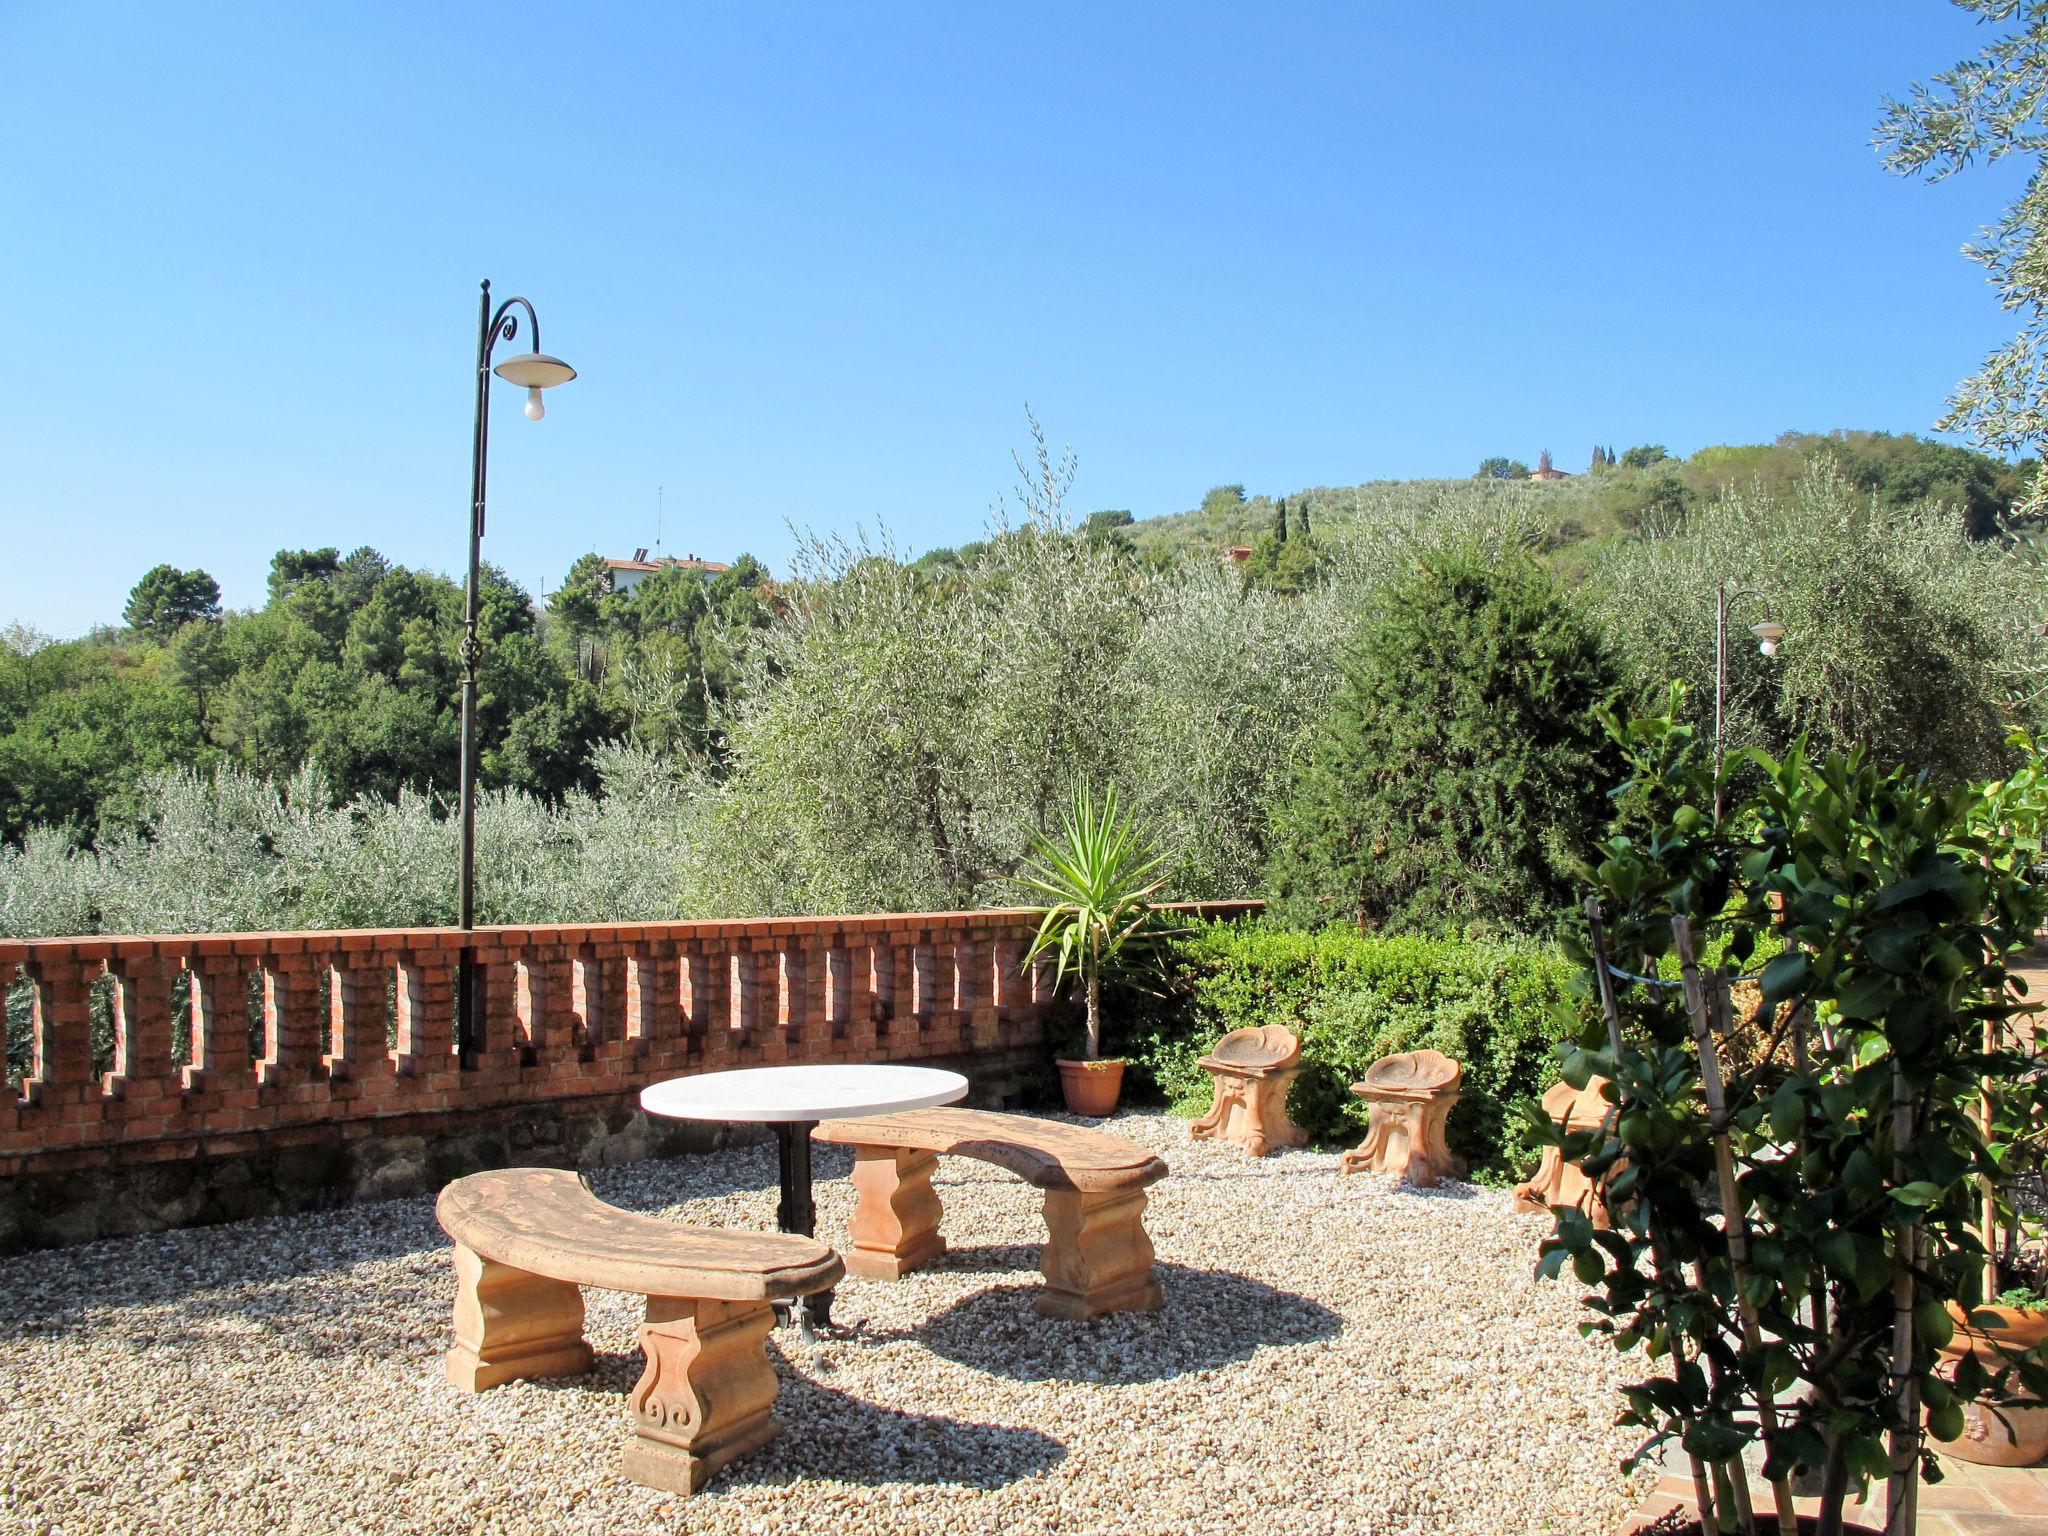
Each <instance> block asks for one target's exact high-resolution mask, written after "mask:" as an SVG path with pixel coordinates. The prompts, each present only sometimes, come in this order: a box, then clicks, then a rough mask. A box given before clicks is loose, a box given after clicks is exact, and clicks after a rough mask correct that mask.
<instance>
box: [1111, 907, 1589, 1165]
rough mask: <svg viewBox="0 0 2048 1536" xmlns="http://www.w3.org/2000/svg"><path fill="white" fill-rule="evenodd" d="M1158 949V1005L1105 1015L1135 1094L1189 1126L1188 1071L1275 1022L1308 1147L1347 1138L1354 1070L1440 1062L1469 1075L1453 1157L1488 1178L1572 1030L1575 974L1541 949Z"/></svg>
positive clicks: (1353, 1134) (1396, 941) (1205, 1083)
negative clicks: (1564, 1012) (1438, 1058)
mask: <svg viewBox="0 0 2048 1536" xmlns="http://www.w3.org/2000/svg"><path fill="white" fill-rule="evenodd" d="M1167 948H1168V954H1167V957H1166V972H1167V985H1166V988H1165V992H1164V994H1163V996H1160V997H1154V998H1146V997H1143V996H1139V995H1137V994H1134V993H1121V994H1119V995H1118V996H1117V997H1116V999H1115V1007H1114V1010H1113V1012H1112V1013H1111V1040H1112V1044H1113V1047H1114V1048H1115V1049H1116V1050H1118V1051H1120V1052H1121V1054H1123V1055H1125V1056H1126V1057H1127V1058H1128V1059H1129V1060H1130V1061H1131V1063H1132V1066H1133V1070H1134V1071H1135V1072H1136V1074H1137V1080H1136V1082H1135V1084H1134V1087H1135V1088H1136V1089H1137V1090H1139V1091H1142V1090H1143V1088H1144V1087H1145V1086H1146V1085H1147V1084H1148V1083H1149V1084H1150V1085H1151V1086H1153V1087H1155V1088H1156V1089H1157V1090H1158V1091H1159V1092H1160V1093H1161V1094H1162V1095H1163V1096H1164V1097H1165V1098H1166V1100H1167V1101H1168V1103H1170V1104H1171V1105H1172V1107H1173V1108H1174V1109H1175V1110H1176V1111H1177V1112H1180V1113H1183V1114H1197V1113H1199V1112H1201V1111H1202V1110H1204V1109H1206V1108H1207V1107H1208V1105H1209V1099H1210V1084H1209V1077H1208V1074H1207V1073H1205V1072H1204V1071H1202V1069H1201V1068H1200V1067H1199V1066H1197V1065H1196V1061H1197V1059H1198V1058H1199V1057H1200V1056H1202V1055H1203V1053H1204V1052H1206V1051H1207V1050H1209V1049H1210V1047H1212V1046H1214V1045H1215V1043H1216V1042H1217V1041H1218V1040H1220V1039H1221V1038H1222V1037H1223V1036H1224V1035H1225V1034H1227V1033H1228V1032H1229V1031H1231V1030H1233V1029H1244V1028H1248V1027H1252V1026H1256V1025H1261V1024H1284V1025H1286V1026H1287V1027H1288V1028H1289V1029H1292V1030H1293V1031H1294V1032H1295V1033H1296V1034H1297V1035H1299V1036H1300V1037H1301V1042H1302V1058H1303V1061H1304V1063H1305V1065H1304V1068H1303V1071H1302V1074H1301V1076H1300V1078H1299V1079H1297V1080H1296V1082H1295V1085H1294V1092H1293V1095H1292V1097H1291V1098H1290V1099H1289V1108H1290V1110H1291V1111H1292V1112H1293V1115H1294V1118H1295V1121H1296V1123H1297V1124H1299V1125H1300V1126H1302V1128H1303V1129H1305V1130H1307V1131H1308V1132H1309V1134H1310V1135H1311V1136H1313V1137H1315V1138H1316V1139H1317V1140H1319V1141H1340V1142H1355V1141H1357V1140H1358V1139H1359V1137H1360V1136H1362V1135H1363V1134H1364V1131H1365V1125H1366V1106H1365V1102H1364V1100H1362V1099H1359V1098H1357V1097H1356V1096H1355V1095H1353V1094H1352V1093H1351V1091H1350V1089H1351V1085H1352V1084H1353V1083H1355V1082H1357V1081H1358V1080H1359V1079H1360V1078H1361V1077H1363V1076H1364V1075H1365V1069H1366V1068H1367V1067H1369V1066H1370V1065H1372V1063H1373V1062H1375V1061H1377V1060H1378V1059H1379V1058H1380V1057H1382V1056H1387V1055H1391V1054H1392V1053H1394V1052H1396V1051H1412V1050H1422V1049H1433V1050H1439V1051H1442V1052H1443V1053H1444V1054H1445V1055H1446V1056H1449V1057H1451V1058H1453V1059H1454V1060H1456V1061H1459V1062H1462V1063H1463V1064H1464V1068H1465V1081H1464V1095H1463V1097H1462V1098H1461V1099H1460V1100H1459V1102H1458V1106H1457V1108H1456V1109H1455V1110H1454V1111H1452V1114H1451V1121H1450V1129H1449V1141H1450V1144H1451V1147H1452V1150H1454V1151H1456V1152H1457V1153H1459V1154H1460V1155H1461V1156H1463V1157H1465V1158H1467V1159H1469V1160H1470V1162H1471V1164H1472V1170H1473V1173H1474V1175H1475V1177H1478V1178H1480V1179H1482V1180H1485V1181H1488V1182H1499V1181H1501V1180H1505V1179H1507V1178H1509V1177H1510V1176H1513V1175H1517V1174H1519V1173H1520V1172H1522V1171H1523V1167H1522V1165H1523V1163H1524V1162H1526V1161H1527V1159H1526V1158H1525V1157H1524V1156H1523V1155H1522V1153H1521V1151H1520V1147H1521V1141H1520V1138H1519V1136H1518V1135H1517V1133H1516V1129H1515V1124H1514V1117H1515V1115H1516V1112H1517V1111H1516V1106H1517V1104H1519V1103H1520V1102H1522V1101H1524V1100H1527V1099H1529V1098H1532V1097H1534V1096H1537V1095H1540V1094H1541V1093H1542V1091H1543V1090H1544V1088H1546V1087H1548V1086H1549V1084H1550V1083H1551V1082H1552V1081H1553V1080H1554V1078H1555V1075H1556V1074H1555V1071H1554V1069H1553V1068H1552V1067H1551V1065H1550V1057H1549V1051H1550V1046H1551V1044H1552V1043H1553V1042H1554V1041H1556V1040H1557V1039H1559V1038H1561V1036H1562V1034H1563V1033H1564V1032H1565V1030H1566V1029H1567V1028H1568V1027H1569V1024H1568V1023H1562V1024H1561V1023H1559V1022H1557V1018H1558V1011H1557V1005H1558V1004H1559V1003H1560V1002H1561V1001H1562V1000H1563V998H1564V995H1565V984H1566V981H1567V980H1568V978H1569V976H1570V974H1571V970H1570V967H1569V966H1568V965H1567V964H1566V962H1565V961H1564V959H1563V957H1562V956H1561V955H1559V954H1557V953H1556V952H1554V951H1553V950H1552V949H1551V948H1550V947H1549V946H1548V945H1543V944H1538V943H1533V942H1528V941H1523V940H1486V941H1463V940H1458V939H1437V938H1421V937H1416V936H1413V935H1385V934H1373V935H1366V934H1360V933H1358V932H1356V931H1355V930H1352V929H1349V928H1337V927H1333V928H1326V929H1324V930H1322V931H1321V932H1313V933H1311V932H1303V931H1300V930H1292V929H1283V928H1277V927H1269V926H1265V925H1262V924H1249V923H1210V924H1204V925H1200V926H1197V927H1196V928H1194V929H1192V930H1191V931H1189V932H1188V933H1186V934H1184V935H1182V936H1181V937H1179V938H1176V939H1174V940H1171V941H1169V944H1168V946H1167ZM1118 1020H1121V1021H1122V1022H1123V1024H1124V1027H1123V1029H1121V1030H1119V1029H1118V1028H1117V1027H1116V1025H1117V1022H1118Z"/></svg>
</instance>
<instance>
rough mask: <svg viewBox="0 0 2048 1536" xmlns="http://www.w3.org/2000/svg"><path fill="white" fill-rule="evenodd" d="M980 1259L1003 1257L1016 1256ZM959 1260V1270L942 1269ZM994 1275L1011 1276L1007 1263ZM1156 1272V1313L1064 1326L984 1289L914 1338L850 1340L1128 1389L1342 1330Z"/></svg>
mask: <svg viewBox="0 0 2048 1536" xmlns="http://www.w3.org/2000/svg"><path fill="white" fill-rule="evenodd" d="M976 1252H977V1250H973V1249H969V1250H966V1251H965V1253H964V1254H948V1255H947V1256H946V1259H944V1260H941V1261H940V1262H941V1264H946V1265H948V1267H953V1268H963V1269H968V1270H970V1271H971V1270H972V1269H973V1268H974V1267H975V1265H974V1262H973V1257H972V1256H973V1255H974V1254H975V1253H976ZM988 1252H989V1253H991V1254H994V1255H1004V1256H1011V1255H1015V1254H1016V1253H1017V1252H1018V1250H1016V1249H1014V1248H996V1249H991V1250H988ZM959 1258H966V1259H967V1262H965V1263H956V1262H950V1261H954V1260H956V1259H959ZM990 1267H991V1268H993V1267H995V1266H993V1265H991V1266H990ZM1001 1267H1002V1268H1004V1269H1009V1270H1014V1268H1015V1266H1014V1264H1012V1263H1010V1262H1007V1261H1006V1262H1004V1263H1003V1264H1002V1265H1001ZM1155 1272H1156V1273H1157V1274H1158V1276H1159V1280H1160V1284H1161V1285H1162V1286H1163V1287H1164V1289H1165V1291H1166V1305H1165V1307H1164V1308H1162V1309H1161V1310H1160V1311H1157V1312H1114V1313H1111V1314H1109V1315H1108V1316H1105V1317H1098V1318H1093V1319H1090V1320H1089V1321H1087V1322H1079V1323H1075V1322H1063V1321H1060V1320H1058V1319H1055V1318H1044V1317H1040V1316H1039V1315H1038V1314H1037V1313H1036V1312H1034V1311H1033V1310H1032V1304H1033V1302H1034V1301H1035V1300H1036V1299H1037V1296H1038V1293H1039V1291H1040V1290H1041V1289H1042V1286H1041V1285H1039V1284H1037V1283H1030V1284H1017V1285H992V1286H989V1287H988V1288H987V1289H985V1290H980V1291H976V1292H974V1294H972V1295H971V1296H966V1297H963V1298H961V1299H960V1300H959V1301H957V1302H955V1303H954V1304H953V1305H952V1306H950V1307H948V1308H946V1309H945V1310H944V1311H942V1312H939V1313H936V1314H935V1315H933V1316H932V1317H929V1318H927V1319H926V1320H925V1321H924V1322H922V1323H920V1324H918V1325H917V1326H916V1327H914V1328H905V1329H868V1328H865V1327H858V1326H857V1327H855V1328H852V1329H850V1330H848V1331H849V1333H851V1334H852V1335H853V1336H854V1337H856V1338H865V1339H871V1340H874V1341H876V1342H884V1341H888V1340H894V1339H911V1340H914V1341H916V1342H917V1343H919V1344H922V1345H924V1346H925V1347H926V1348H927V1349H929V1350H931V1352H932V1353H933V1354H935V1355H943V1356H944V1357H945V1358H946V1359H948V1360H953V1361H957V1362H958V1363H960V1364H961V1365H965V1366H969V1367H971V1368H973V1369H975V1370H981V1371H987V1372H989V1373H990V1374H992V1375H996V1376H1007V1377H1009V1378H1010V1379H1011V1380H1013V1381H1077V1382H1090V1383H1095V1384H1115V1385H1128V1384H1132V1383H1137V1382H1147V1381H1166V1380H1170V1379H1171V1378H1173V1377H1175V1376H1181V1375H1185V1374H1186V1373H1188V1372H1190V1371H1206V1370H1213V1369H1214V1368H1215V1367H1217V1366H1220V1365H1228V1364H1230V1363H1231V1362H1232V1361H1237V1360H1249V1359H1250V1358H1251V1357H1252V1356H1253V1355H1254V1354H1256V1353H1257V1352H1258V1351H1259V1350H1260V1349H1263V1348H1267V1347H1269V1346H1274V1345H1288V1344H1310V1343H1314V1342H1316V1341H1317V1340H1320V1339H1328V1338H1334V1337H1335V1336H1336V1334H1337V1332H1338V1330H1339V1329H1341V1328H1342V1327H1343V1325H1344V1319H1343V1318H1342V1317H1340V1316H1339V1315H1338V1314H1337V1313H1335V1312H1333V1311H1331V1310H1330V1309H1329V1308H1328V1307H1326V1306H1324V1305H1323V1304H1322V1303H1321V1302H1319V1301H1314V1300H1311V1299H1310V1298H1309V1297H1306V1296H1302V1295H1298V1294H1296V1293H1295V1292H1293V1291H1283V1290H1281V1289H1279V1288H1278V1287H1277V1286H1271V1285H1267V1284H1266V1283H1265V1282H1264V1281H1262V1280H1254V1279H1252V1278H1251V1277H1250V1276H1248V1275H1239V1274H1233V1273H1231V1272H1230V1271H1228V1270H1215V1269H1190V1268H1188V1267H1187V1266H1185V1265H1182V1264H1159V1265H1156V1266H1155Z"/></svg>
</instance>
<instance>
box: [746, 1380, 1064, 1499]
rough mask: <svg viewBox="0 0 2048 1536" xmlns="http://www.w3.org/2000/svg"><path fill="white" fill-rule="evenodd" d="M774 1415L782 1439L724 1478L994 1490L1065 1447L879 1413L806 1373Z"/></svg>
mask: <svg viewBox="0 0 2048 1536" xmlns="http://www.w3.org/2000/svg"><path fill="white" fill-rule="evenodd" d="M775 1416H776V1417H777V1418H778V1419H780V1420H782V1424H783V1430H782V1434H781V1436H780V1437H779V1438H778V1439H776V1440H775V1441H774V1442H773V1443H772V1444H771V1445H769V1446H768V1447H766V1449H765V1451H764V1453H763V1454H762V1456H760V1457H759V1458H757V1459H756V1460H753V1461H746V1462H741V1463H739V1464H738V1465H736V1466H734V1467H733V1468H732V1469H731V1470H730V1471H728V1472H727V1473H726V1474H725V1475H726V1477H727V1478H728V1479H730V1480H731V1481H733V1482H735V1483H781V1482H788V1481H791V1480H793V1479H807V1478H837V1479H839V1480H840V1481H842V1482H848V1483H866V1484H875V1485H880V1484H887V1483H952V1484H957V1485H959V1486H962V1487H968V1488H1000V1487H1003V1486H1004V1485H1005V1484H1008V1483H1015V1482H1022V1481H1023V1480H1024V1479H1025V1478H1028V1477H1035V1476H1037V1475H1038V1474H1039V1473H1041V1472H1044V1471H1045V1470H1046V1469H1047V1468H1049V1467H1051V1466H1054V1465H1055V1464H1056V1463H1058V1462H1059V1461H1060V1460H1062V1459H1063V1458H1064V1457H1065V1456H1066V1454H1067V1447H1066V1445H1065V1443H1064V1442H1062V1441H1059V1440H1055V1439H1054V1438H1053V1437H1052V1436H1050V1435H1046V1434H1041V1433H1040V1432H1039V1431H1037V1430H1035V1429H1025V1428H1022V1427H1020V1426H1017V1425H1013V1424H981V1423H974V1422H971V1421H969V1420H966V1419H953V1418H947V1417H946V1416H944V1415H943V1414H936V1413H907V1412H904V1411H903V1410H901V1409H897V1408H885V1407H883V1406H882V1405H881V1404H879V1403H872V1402H869V1401H868V1400H867V1399H865V1398H860V1397H854V1396H852V1395H851V1394H849V1393H845V1392H840V1391H837V1390H835V1389H833V1388H831V1387H827V1386H824V1385H822V1384H820V1383H818V1382H816V1381H813V1380H811V1379H810V1378H809V1377H806V1376H795V1375H792V1376H787V1377H785V1378H784V1379H783V1383H782V1396H781V1397H780V1398H778V1399H777V1400H776V1404H775Z"/></svg>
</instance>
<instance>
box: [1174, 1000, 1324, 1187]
mask: <svg viewBox="0 0 2048 1536" xmlns="http://www.w3.org/2000/svg"><path fill="white" fill-rule="evenodd" d="M1200 1066H1201V1067H1202V1070H1203V1071H1205V1072H1207V1073H1208V1074H1209V1075H1210V1076H1211V1077H1213V1078H1214V1079H1215V1080H1216V1102H1215V1103H1214V1104H1212V1105H1211V1106H1210V1107H1209V1113H1207V1114H1206V1115H1204V1116H1202V1118H1201V1119H1199V1120H1197V1121H1196V1122H1195V1123H1194V1124H1193V1125H1191V1126H1189V1127H1188V1134H1189V1135H1190V1136H1193V1137H1195V1138H1196V1139H1197V1140H1201V1139H1204V1138H1207V1137H1211V1136H1213V1137H1215V1138H1216V1139H1217V1140H1218V1141H1230V1142H1235V1143H1236V1144H1237V1145H1238V1146H1241V1147H1243V1148H1244V1149H1245V1151H1247V1152H1249V1153H1251V1155H1252V1156H1253V1157H1264V1156H1265V1155H1266V1154H1267V1153H1268V1152H1270V1151H1271V1150H1272V1149H1273V1148H1274V1147H1299V1146H1303V1145H1305V1144H1306V1143H1307V1141H1308V1132H1307V1131H1304V1130H1303V1129H1302V1128H1301V1127H1300V1126H1298V1125H1296V1124H1295V1123H1294V1122H1293V1121H1292V1120H1290V1119H1288V1118H1287V1090H1288V1089H1290V1088H1292V1087H1293V1086H1294V1080H1295V1079H1296V1078H1297V1077H1299V1076H1301V1042H1300V1041H1299V1040H1297V1039H1295V1038H1294V1031H1292V1030H1290V1029H1289V1028H1287V1026H1286V1025H1284V1024H1267V1025H1264V1026H1262V1027H1260V1028H1257V1029H1233V1030H1232V1031H1231V1032H1230V1033H1229V1034H1227V1035H1225V1036H1224V1037H1223V1038H1222V1039H1221V1040H1219V1041H1217V1042H1216V1048H1215V1049H1214V1050H1212V1051H1211V1052H1210V1053H1209V1054H1208V1055H1206V1056H1204V1057H1203V1058H1202V1060H1201V1062H1200Z"/></svg>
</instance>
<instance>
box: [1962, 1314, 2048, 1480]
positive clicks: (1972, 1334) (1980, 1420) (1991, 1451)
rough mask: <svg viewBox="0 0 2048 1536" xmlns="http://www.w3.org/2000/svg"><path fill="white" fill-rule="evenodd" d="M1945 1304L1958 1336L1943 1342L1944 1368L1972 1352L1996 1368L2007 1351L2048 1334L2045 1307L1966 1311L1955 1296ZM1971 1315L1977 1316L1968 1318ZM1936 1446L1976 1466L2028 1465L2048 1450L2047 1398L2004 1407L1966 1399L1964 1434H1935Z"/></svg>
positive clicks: (2004, 1361) (2032, 1344)
mask: <svg viewBox="0 0 2048 1536" xmlns="http://www.w3.org/2000/svg"><path fill="white" fill-rule="evenodd" d="M1948 1310H1949V1315H1950V1316H1951V1317H1953V1318H1954V1319H1955V1320H1956V1336H1955V1337H1954V1338H1953V1339H1950V1340H1949V1341H1948V1343H1947V1344H1946V1345H1944V1346H1943V1347H1942V1351H1941V1354H1942V1359H1943V1361H1944V1362H1945V1364H1944V1367H1943V1369H1945V1370H1949V1369H1953V1368H1954V1365H1955V1362H1956V1361H1958V1360H1961V1359H1962V1358H1963V1356H1964V1355H1966V1354H1974V1355H1975V1356H1976V1357H1977V1361H1978V1363H1979V1364H1980V1365H1982V1366H1983V1367H1984V1368H1985V1369H1986V1370H1987V1371H1994V1372H1995V1371H2000V1370H2003V1369H2004V1368H2005V1367H2006V1366H2007V1365H2008V1364H2010V1361H2008V1360H2007V1358H2006V1355H2007V1354H2017V1353H2020V1352H2022V1351H2025V1350H2029V1349H2033V1348H2035V1347H2036V1346H2037V1345H2039V1344H2040V1343H2041V1342H2042V1341H2043V1340H2044V1339H2048V1312H2036V1311H2033V1310H2031V1309H2029V1308H2024V1307H1995V1306H1994V1307H1976V1308H1973V1309H1971V1310H1970V1311H1968V1312H1966V1311H1965V1310H1964V1309H1963V1308H1961V1307H1959V1306H1957V1305H1956V1304H1955V1303H1954V1302H1950V1303H1949V1307H1948ZM1973 1315H1974V1317H1975V1318H1976V1319H1977V1321H1974V1322H1973V1321H1972V1320H1971V1319H1972V1316H1973ZM1994 1319H1995V1320H1994ZM2001 1350H2003V1351H2004V1353H2001ZM1934 1446H1935V1448H1936V1449H1937V1450H1939V1451H1940V1452H1941V1453H1942V1454H1943V1455H1944V1456H1953V1457H1955V1458H1956V1460H1958V1461H1970V1462H1975V1463H1976V1464H1977V1465H1979V1466H1985V1467H2031V1466H2032V1465H2033V1464H2034V1463H2035V1462H2037V1461H2039V1460H2041V1458H2042V1457H2044V1456H2048V1403H2029V1404H2024V1405H2013V1406H2011V1407H2003V1408H2001V1407H1998V1406H1995V1405H1993V1404H1991V1403H1965V1404H1964V1405H1963V1433H1962V1437H1961V1438H1960V1439H1957V1440H1950V1441H1943V1440H1937V1441H1935V1442H1934Z"/></svg>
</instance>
